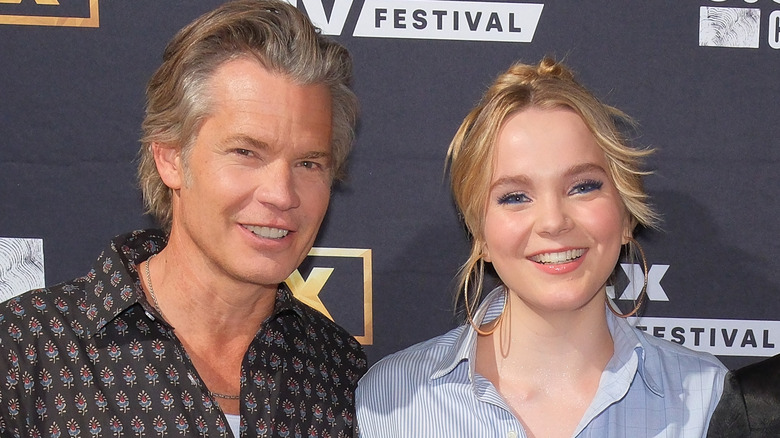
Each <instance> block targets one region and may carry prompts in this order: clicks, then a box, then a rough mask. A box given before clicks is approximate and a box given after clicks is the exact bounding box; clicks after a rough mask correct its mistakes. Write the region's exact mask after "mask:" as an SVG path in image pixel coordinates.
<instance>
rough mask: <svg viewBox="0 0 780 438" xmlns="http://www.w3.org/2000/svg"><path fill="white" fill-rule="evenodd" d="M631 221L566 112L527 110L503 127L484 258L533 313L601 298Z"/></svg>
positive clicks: (592, 147) (580, 126)
mask: <svg viewBox="0 0 780 438" xmlns="http://www.w3.org/2000/svg"><path fill="white" fill-rule="evenodd" d="M629 235H630V234H629V219H628V215H627V213H626V210H625V208H624V206H623V203H622V201H621V198H620V195H619V193H618V191H617V189H616V188H615V186H614V184H613V183H612V180H611V179H610V177H609V175H608V174H607V160H606V157H605V156H604V152H603V151H602V150H601V148H599V146H598V144H597V143H596V140H595V138H594V137H593V135H592V134H591V133H590V131H589V130H588V128H587V127H586V126H585V124H584V122H583V121H582V119H581V118H580V117H579V115H577V114H576V113H574V112H573V111H571V110H568V109H552V110H545V109H538V108H529V109H526V110H523V111H521V112H519V113H517V114H514V115H512V116H510V117H509V118H508V119H507V120H506V121H505V122H504V125H503V126H502V128H501V130H500V131H499V134H498V139H497V143H496V150H495V157H494V163H493V177H492V179H491V186H490V191H489V195H488V200H487V212H486V216H485V229H484V236H485V248H484V250H485V256H486V261H489V262H492V263H493V267H494V268H495V270H496V272H497V273H498V275H499V277H501V280H502V281H503V282H504V284H505V285H506V286H507V287H508V288H509V290H511V291H512V292H513V293H515V294H516V295H517V296H518V298H519V299H520V300H521V301H522V302H524V303H525V305H527V306H528V307H531V308H534V309H536V310H537V311H540V312H541V311H566V310H577V309H581V308H583V307H585V306H588V305H589V304H590V305H599V306H603V305H604V297H603V294H604V286H605V283H606V281H607V278H608V277H609V275H610V274H611V273H612V270H613V269H614V267H615V265H616V263H617V259H618V256H619V254H620V246H621V244H623V243H625V242H626V240H625V236H629Z"/></svg>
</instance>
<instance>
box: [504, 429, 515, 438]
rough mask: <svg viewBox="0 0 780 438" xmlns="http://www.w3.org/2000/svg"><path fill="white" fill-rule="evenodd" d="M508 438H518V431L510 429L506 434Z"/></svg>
mask: <svg viewBox="0 0 780 438" xmlns="http://www.w3.org/2000/svg"><path fill="white" fill-rule="evenodd" d="M506 438H517V432H515V431H514V430H510V431H509V433H507V434H506Z"/></svg>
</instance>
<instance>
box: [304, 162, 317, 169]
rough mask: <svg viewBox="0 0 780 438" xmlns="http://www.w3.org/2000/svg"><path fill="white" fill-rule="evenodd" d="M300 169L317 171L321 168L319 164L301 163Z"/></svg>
mask: <svg viewBox="0 0 780 438" xmlns="http://www.w3.org/2000/svg"><path fill="white" fill-rule="evenodd" d="M301 167H305V168H307V169H319V168H321V167H322V166H321V165H320V163H317V162H315V161H301Z"/></svg>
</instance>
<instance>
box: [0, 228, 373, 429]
mask: <svg viewBox="0 0 780 438" xmlns="http://www.w3.org/2000/svg"><path fill="white" fill-rule="evenodd" d="M165 244H166V241H165V236H164V235H163V234H161V233H159V232H154V231H136V232H133V233H130V234H128V235H124V236H119V237H117V238H116V239H114V240H113V241H112V242H111V245H110V247H109V248H108V249H106V250H105V251H104V252H103V254H102V255H101V256H100V257H99V258H98V261H97V263H96V264H95V265H94V267H93V268H92V270H90V271H89V273H87V275H85V276H84V277H81V278H78V279H75V280H73V281H71V282H67V283H62V284H59V285H56V286H53V287H50V288H47V289H39V290H34V291H30V292H27V293H25V294H22V295H20V296H18V297H15V298H12V299H11V300H9V301H6V302H5V303H3V304H0V435H2V436H4V437H5V436H8V437H51V438H56V437H114V436H117V437H118V436H125V437H141V436H144V437H166V436H183V437H229V436H232V435H231V432H230V429H229V427H228V424H227V420H226V418H225V416H224V415H223V414H222V411H221V410H220V409H219V405H218V404H217V401H215V400H214V399H213V398H212V397H211V396H210V394H209V392H208V390H207V389H206V388H205V386H204V385H203V383H202V382H201V380H200V378H199V376H198V373H197V371H196V370H195V368H194V367H193V365H192V362H191V361H190V359H189V357H188V356H187V353H186V351H184V348H183V347H182V345H181V343H180V342H179V341H178V339H177V338H176V336H175V335H174V332H173V329H172V328H171V327H170V326H168V325H167V324H166V323H164V322H163V321H162V320H161V318H160V317H159V315H158V314H157V313H156V312H155V311H154V309H153V308H152V307H151V306H150V305H149V303H148V302H147V301H146V299H145V298H144V296H143V293H142V291H141V288H140V283H139V279H138V274H137V273H136V270H135V268H136V266H137V265H138V263H140V262H141V261H143V260H145V259H147V258H148V257H149V256H150V255H151V254H155V253H157V252H159V251H160V250H161V249H162V248H163V247H164V246H165ZM366 366H367V364H366V358H365V355H364V353H363V351H362V349H361V347H360V345H359V344H358V343H357V341H355V339H354V338H353V337H352V336H350V335H349V334H348V333H347V332H346V331H344V330H343V329H342V328H341V327H339V326H338V325H336V324H334V323H333V322H331V321H330V320H329V319H327V318H326V317H325V316H323V315H322V314H320V313H319V312H317V311H315V310H313V309H311V308H309V307H307V306H305V305H304V304H302V303H301V302H299V301H298V300H296V299H295V298H294V297H293V296H292V294H291V293H290V292H289V290H287V289H285V288H284V287H280V289H279V291H278V293H277V297H276V304H275V308H274V312H273V315H272V316H271V317H270V318H269V319H268V320H266V322H265V323H264V324H263V326H262V327H261V329H260V331H259V332H258V333H257V335H256V336H255V339H254V341H253V342H252V344H251V345H250V346H249V349H248V350H247V352H246V354H245V356H244V360H243V363H242V376H241V408H240V409H241V412H240V414H241V426H240V429H241V436H242V437H303V436H307V437H348V436H353V435H354V430H355V423H354V417H355V413H354V390H355V385H356V382H357V380H358V379H359V378H360V377H361V376H362V374H363V373H364V372H365V370H366Z"/></svg>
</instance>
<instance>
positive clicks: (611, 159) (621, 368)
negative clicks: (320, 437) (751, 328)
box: [357, 59, 726, 438]
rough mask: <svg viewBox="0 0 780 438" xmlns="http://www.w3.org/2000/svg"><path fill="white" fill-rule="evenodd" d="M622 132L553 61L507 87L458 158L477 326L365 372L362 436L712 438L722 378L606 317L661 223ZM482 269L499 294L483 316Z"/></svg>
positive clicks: (517, 68)
mask: <svg viewBox="0 0 780 438" xmlns="http://www.w3.org/2000/svg"><path fill="white" fill-rule="evenodd" d="M618 121H621V122H630V121H629V120H628V118H627V116H625V115H624V114H623V113H621V112H620V111H618V110H616V109H614V108H612V107H609V106H606V105H604V104H602V103H601V102H599V101H598V100H597V99H596V98H595V97H594V96H593V95H592V94H591V93H590V92H588V91H587V90H586V89H585V88H583V87H582V86H581V85H579V84H578V83H577V82H576V81H575V79H574V77H573V74H572V73H571V71H570V70H568V69H567V68H566V67H565V66H563V65H561V64H560V63H556V62H554V61H553V60H550V59H544V60H542V61H541V62H540V63H539V65H537V66H529V65H522V64H516V65H514V66H512V67H511V68H510V69H509V70H508V71H506V72H505V73H503V74H502V75H500V76H499V77H498V79H497V80H496V81H495V82H494V84H493V85H492V86H491V87H490V89H489V90H488V91H487V93H486V94H485V96H484V97H483V98H482V100H481V101H480V103H479V104H478V105H477V107H476V108H474V109H473V110H472V111H471V113H470V114H469V115H468V116H467V117H466V119H465V120H464V122H463V124H462V125H461V127H460V129H459V130H458V132H457V134H456V135H455V138H454V139H453V141H452V143H451V145H450V149H449V153H448V163H449V166H450V171H451V178H452V191H453V195H454V197H455V201H456V203H457V205H458V208H459V209H460V211H461V213H462V215H463V218H464V221H465V223H466V225H467V227H468V229H469V232H470V234H471V237H472V243H473V245H472V251H471V255H470V257H469V259H468V261H467V262H466V264H465V265H464V267H463V271H462V274H461V278H460V280H461V286H462V287H461V290H462V291H463V293H464V296H463V300H464V304H465V307H466V311H467V312H466V313H467V316H468V320H469V321H468V322H469V323H468V324H465V325H463V326H461V327H458V328H456V329H454V330H452V331H450V332H449V333H447V334H445V335H443V336H440V337H437V338H434V339H431V340H429V341H426V342H423V343H420V344H418V345H415V346H412V347H410V348H408V349H406V350H404V351H401V352H399V353H396V354H394V355H391V356H389V357H387V358H385V359H383V360H381V361H380V362H379V363H377V364H376V365H375V366H374V367H373V368H372V369H371V370H370V371H369V373H368V374H367V375H366V376H365V377H364V378H363V380H361V382H360V384H359V387H358V393H357V407H358V414H357V417H358V427H359V429H360V432H361V436H362V437H363V438H372V437H391V436H392V437H405V438H406V437H426V438H430V437H453V436H455V437H536V438H550V437H553V438H554V437H600V438H603V437H632V438H637V437H702V436H704V435H705V434H706V429H707V424H708V422H709V419H710V415H711V413H712V411H713V409H714V408H715V406H716V404H717V402H718V399H719V397H720V394H721V391H722V387H723V379H724V376H725V373H726V369H725V368H724V367H723V365H722V364H721V363H720V362H719V361H718V360H717V359H716V358H714V357H713V356H711V355H709V354H704V353H698V352H694V351H691V350H688V349H685V348H683V347H681V346H679V345H676V344H673V343H671V342H668V341H665V340H661V339H657V338H654V337H652V336H649V335H646V334H645V333H644V332H642V331H640V330H637V329H634V328H633V327H631V326H630V325H629V324H628V322H627V321H625V319H623V318H620V317H619V316H616V315H615V314H613V312H610V309H613V307H612V306H610V305H609V303H608V301H607V300H608V299H607V294H606V286H607V284H608V282H609V279H610V277H611V274H612V273H613V272H614V271H615V268H616V266H617V263H618V259H619V257H620V254H621V249H622V248H623V247H624V246H625V247H634V248H637V249H638V245H637V243H636V241H635V240H634V238H633V231H634V228H635V227H636V226H637V225H638V224H642V225H644V226H651V227H652V226H654V225H655V223H656V221H657V217H656V214H655V213H654V212H653V210H652V209H651V208H650V207H649V206H648V205H647V203H646V194H645V193H644V191H643V188H642V176H643V175H644V172H643V171H642V170H641V169H640V164H641V160H642V158H644V156H646V155H647V154H649V153H650V151H648V150H638V149H634V148H631V147H629V146H627V144H626V141H625V140H624V138H623V136H622V135H621V134H620V132H619V130H618V129H617V127H616V123H621V122H618ZM629 252H630V251H629ZM637 252H639V253H641V249H638V251H637ZM485 263H490V264H492V267H493V268H494V269H495V272H496V273H497V274H498V277H499V278H500V280H501V283H502V285H501V286H500V287H498V288H496V289H495V290H493V291H492V292H491V293H489V294H488V295H487V296H486V297H485V298H484V299H483V300H482V302H481V305H479V306H478V308H477V303H478V302H479V297H478V296H477V295H478V294H479V292H480V291H481V287H482V278H483V272H484V266H485ZM645 271H646V268H645ZM475 308H476V309H475ZM635 310H636V309H635ZM621 316H623V315H621Z"/></svg>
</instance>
